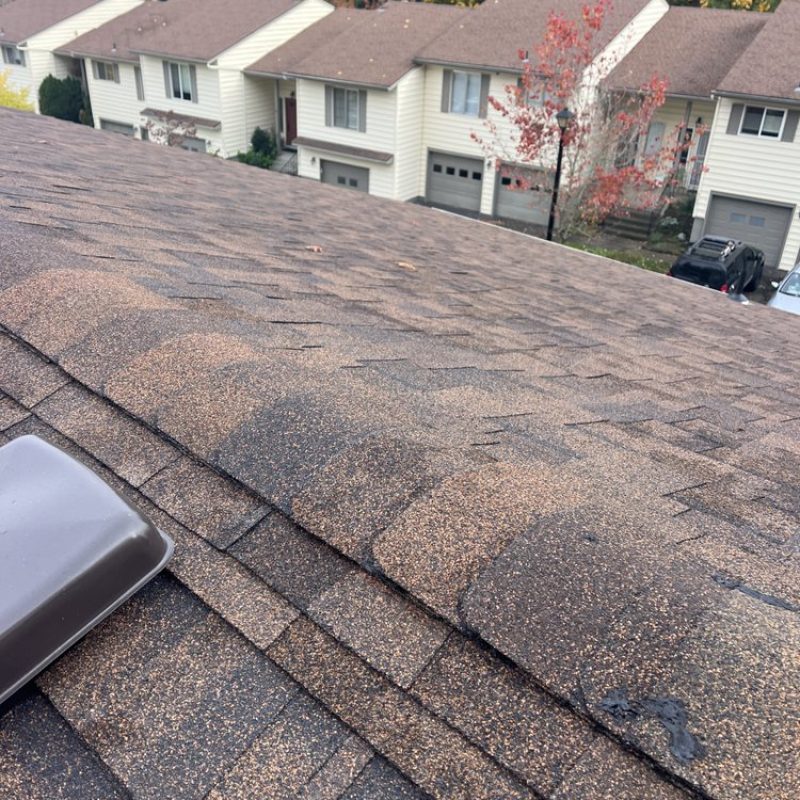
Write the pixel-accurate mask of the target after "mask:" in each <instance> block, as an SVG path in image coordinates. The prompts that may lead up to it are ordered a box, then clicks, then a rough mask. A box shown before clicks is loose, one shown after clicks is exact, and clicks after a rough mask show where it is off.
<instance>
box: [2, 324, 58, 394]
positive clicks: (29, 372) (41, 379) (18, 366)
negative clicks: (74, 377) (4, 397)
mask: <svg viewBox="0 0 800 800" xmlns="http://www.w3.org/2000/svg"><path fill="white" fill-rule="evenodd" d="M68 380H69V378H68V376H67V375H65V374H64V373H63V372H62V371H61V370H60V369H59V368H58V367H57V366H56V365H55V364H50V363H48V362H47V361H45V360H44V359H42V358H40V357H38V356H37V355H36V354H35V353H33V352H32V351H31V350H29V349H28V348H26V347H24V346H23V345H21V344H19V343H18V342H15V341H14V340H13V339H11V338H9V337H8V336H5V335H0V386H2V387H3V391H4V392H5V393H6V394H8V395H11V397H13V398H14V399H15V400H17V402H19V403H22V405H24V406H25V407H26V408H31V407H32V406H34V405H36V403H38V402H39V401H40V400H42V399H43V398H45V397H47V395H49V394H51V393H52V392H54V391H55V390H56V389H58V388H59V386H63V385H64V384H65V383H67V381H68Z"/></svg>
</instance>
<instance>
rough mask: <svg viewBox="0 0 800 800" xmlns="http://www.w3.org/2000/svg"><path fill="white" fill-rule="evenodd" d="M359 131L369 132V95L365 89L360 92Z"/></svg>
mask: <svg viewBox="0 0 800 800" xmlns="http://www.w3.org/2000/svg"><path fill="white" fill-rule="evenodd" d="M358 129H359V130H360V131H361V132H362V133H364V132H366V130H367V93H366V92H365V91H364V90H363V89H360V90H359V92H358Z"/></svg>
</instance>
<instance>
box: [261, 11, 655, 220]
mask: <svg viewBox="0 0 800 800" xmlns="http://www.w3.org/2000/svg"><path fill="white" fill-rule="evenodd" d="M667 8H668V6H667V4H666V2H665V0H620V2H618V3H616V4H615V6H614V7H613V9H612V11H611V12H610V15H609V17H608V19H607V23H606V25H604V27H603V31H602V37H603V38H602V40H601V42H600V45H601V51H600V53H599V54H598V58H597V64H598V65H602V67H599V66H598V68H597V69H596V70H595V71H594V74H593V75H592V78H591V80H592V81H594V83H595V85H596V82H597V81H599V80H600V79H601V78H603V77H605V74H607V72H608V70H610V69H611V68H613V67H614V66H615V65H616V64H617V63H618V62H619V60H620V59H621V58H623V57H624V56H625V55H626V54H627V53H628V52H629V51H630V50H631V49H632V48H633V47H635V45H636V44H637V43H638V42H639V41H640V40H641V38H642V37H643V36H644V35H645V34H646V33H647V31H648V30H650V28H652V26H653V25H654V24H655V23H656V22H657V21H658V20H659V19H660V18H661V17H662V16H663V15H664V14H665V13H666V11H667ZM550 11H557V12H560V13H563V14H565V15H567V16H569V15H570V14H578V13H580V3H578V2H567V3H564V2H558V3H557V2H555V0H552V1H551V0H548V2H543V3H536V4H532V3H530V2H528V0H493V2H491V3H485V4H484V5H482V6H480V7H479V8H477V9H454V8H438V9H437V8H430V7H428V6H426V5H417V4H404V3H389V4H388V5H387V6H386V7H384V9H382V10H381V11H379V12H353V11H337V12H335V14H333V15H331V17H329V18H327V19H325V20H324V21H322V22H320V23H317V25H316V26H312V27H311V28H309V29H308V30H307V31H305V32H303V33H302V34H301V35H299V36H298V37H297V38H296V39H295V40H294V41H292V42H290V43H288V44H287V45H285V46H284V47H283V48H280V49H278V50H276V51H275V52H273V53H272V54H271V55H270V56H268V57H266V58H263V59H260V60H259V61H257V62H256V63H254V64H252V65H251V66H250V67H249V68H248V69H246V70H245V72H246V74H248V75H252V76H261V77H264V78H266V77H271V78H274V79H278V80H280V81H282V82H283V84H284V85H285V86H286V87H287V89H288V90H289V91H293V92H294V93H295V95H296V103H297V115H298V116H297V135H296V138H294V139H293V140H292V139H288V140H287V144H289V145H291V144H294V145H295V146H296V147H297V150H298V172H299V174H300V175H301V176H303V177H308V178H314V179H317V180H322V181H324V182H328V183H335V184H339V185H344V186H348V187H351V188H354V189H360V190H362V191H368V192H370V193H371V194H376V195H379V196H381V197H389V198H393V199H397V200H410V199H416V198H423V199H425V200H427V201H428V202H431V203H433V204H437V205H442V206H447V207H452V208H457V209H460V210H466V211H471V212H474V213H481V214H486V215H496V216H504V217H511V218H517V219H522V220H524V221H528V222H542V221H543V219H544V215H545V214H546V213H547V207H548V203H549V189H548V190H545V191H541V190H539V187H540V186H546V187H549V185H550V175H549V170H550V168H551V165H550V164H549V163H548V164H537V165H528V168H529V169H532V172H531V175H532V180H530V184H531V186H532V190H531V192H520V191H517V190H516V189H514V188H513V187H511V185H510V179H509V178H507V177H503V176H501V175H500V174H499V172H498V171H497V170H496V169H495V163H494V159H493V158H487V156H486V153H485V151H484V148H483V147H482V146H481V144H480V143H479V142H478V141H476V140H475V135H477V136H478V137H480V136H481V135H483V136H485V135H486V133H487V127H486V123H487V122H488V123H493V124H495V125H496V126H497V127H498V130H500V132H501V133H500V135H501V137H503V138H504V140H505V141H508V142H510V139H511V132H510V131H509V130H508V127H507V125H506V124H505V121H504V120H503V119H502V117H501V116H500V115H499V114H498V113H497V112H496V111H495V110H494V109H493V108H492V106H491V104H490V103H489V102H488V98H489V96H490V95H494V96H497V97H502V96H504V95H505V92H506V87H508V86H509V85H515V84H516V82H517V80H518V79H519V75H520V74H521V72H522V64H521V61H520V59H519V51H520V50H521V49H529V48H531V47H532V46H533V45H534V44H535V42H536V41H537V40H538V39H539V38H540V37H541V35H542V34H543V33H544V30H545V26H546V24H547V19H548V14H549V12H550ZM290 87H293V88H290ZM506 149H508V150H509V151H512V150H513V147H512V146H510V145H509V147H507V148H506ZM537 176H539V177H538V178H537Z"/></svg>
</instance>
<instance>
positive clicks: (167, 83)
mask: <svg viewBox="0 0 800 800" xmlns="http://www.w3.org/2000/svg"><path fill="white" fill-rule="evenodd" d="M161 63H162V64H163V65H164V91H165V92H166V94H167V97H172V92H170V80H169V64H168V63H167V62H166V61H162V62H161Z"/></svg>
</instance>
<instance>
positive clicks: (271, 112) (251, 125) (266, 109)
mask: <svg viewBox="0 0 800 800" xmlns="http://www.w3.org/2000/svg"><path fill="white" fill-rule="evenodd" d="M276 91H277V87H276V81H275V80H273V79H272V78H251V77H249V76H247V75H245V78H244V107H245V132H246V133H247V140H248V143H249V141H250V137H251V136H252V135H253V131H254V130H255V129H256V128H263V129H264V130H265V131H272V132H273V133H276V132H277V128H278V120H277V111H276V103H277V100H276V96H275V95H276Z"/></svg>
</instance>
